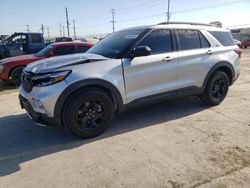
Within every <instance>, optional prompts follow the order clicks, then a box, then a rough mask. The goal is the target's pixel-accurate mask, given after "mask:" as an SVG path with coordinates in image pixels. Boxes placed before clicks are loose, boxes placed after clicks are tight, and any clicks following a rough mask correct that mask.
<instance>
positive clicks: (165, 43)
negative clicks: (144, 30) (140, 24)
mask: <svg viewBox="0 0 250 188" xmlns="http://www.w3.org/2000/svg"><path fill="white" fill-rule="evenodd" d="M137 46H148V47H149V48H151V50H152V52H151V53H152V54H159V53H166V52H172V51H173V47H172V39H171V32H170V30H166V29H161V30H154V31H152V32H151V33H149V34H148V35H147V36H146V37H145V38H144V39H142V41H141V42H140V43H139V44H138V45H137Z"/></svg>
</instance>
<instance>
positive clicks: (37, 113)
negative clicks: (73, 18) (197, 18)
mask: <svg viewBox="0 0 250 188" xmlns="http://www.w3.org/2000/svg"><path fill="white" fill-rule="evenodd" d="M240 56H241V50H240V49H239V48H238V47H237V46H236V45H235V44H234V41H233V38H232V36H231V34H230V31H228V30H225V29H221V28H216V27H213V26H211V25H205V24H197V23H160V24H158V25H153V26H142V27H134V28H129V29H124V30H121V31H118V32H115V33H112V34H111V35H109V36H107V37H106V38H104V39H103V40H101V41H100V42H99V43H97V44H96V45H95V46H93V47H92V48H90V49H89V50H88V51H87V53H84V54H73V55H66V56H61V57H52V58H49V59H45V60H40V61H37V62H35V63H32V64H30V65H28V66H27V67H26V69H25V70H24V72H23V74H22V84H21V86H20V104H21V107H22V108H25V109H26V111H27V112H28V114H29V115H30V116H31V117H32V119H33V120H34V121H35V122H37V123H40V124H52V125H55V124H59V125H63V126H64V127H65V128H66V129H67V130H69V131H70V132H71V133H73V134H74V135H76V136H79V137H81V138H90V137H94V136H97V135H99V134H101V133H102V132H104V131H105V130H106V129H107V127H108V126H109V125H110V124H111V121H112V119H113V116H114V114H116V113H119V112H122V111H124V110H125V109H128V108H129V107H131V106H136V105H139V104H144V103H148V102H154V101H159V100H165V99H169V98H172V97H180V96H186V95H197V96H200V98H201V99H202V100H203V101H204V102H205V103H206V104H209V105H218V104H220V103H221V102H222V101H223V100H224V98H225V97H226V95H227V92H228V87H229V86H230V85H232V84H233V82H234V81H235V80H236V79H237V78H238V76H239V73H240V65H239V59H240Z"/></svg>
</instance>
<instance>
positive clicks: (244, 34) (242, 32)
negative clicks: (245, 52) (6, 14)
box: [231, 27, 250, 42]
mask: <svg viewBox="0 0 250 188" xmlns="http://www.w3.org/2000/svg"><path fill="white" fill-rule="evenodd" d="M231 33H232V35H233V37H234V38H235V39H237V40H239V41H241V42H243V41H244V40H246V39H250V27H249V28H235V29H231Z"/></svg>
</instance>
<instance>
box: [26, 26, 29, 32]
mask: <svg viewBox="0 0 250 188" xmlns="http://www.w3.org/2000/svg"><path fill="white" fill-rule="evenodd" d="M26 26H27V30H26V31H27V32H28V33H29V32H30V26H29V24H27V25H26Z"/></svg>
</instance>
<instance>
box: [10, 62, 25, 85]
mask: <svg viewBox="0 0 250 188" xmlns="http://www.w3.org/2000/svg"><path fill="white" fill-rule="evenodd" d="M23 69H24V67H16V68H14V70H13V71H12V72H11V80H12V82H13V83H14V84H15V85H16V86H19V85H20V84H21V75H22V72H23Z"/></svg>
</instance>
